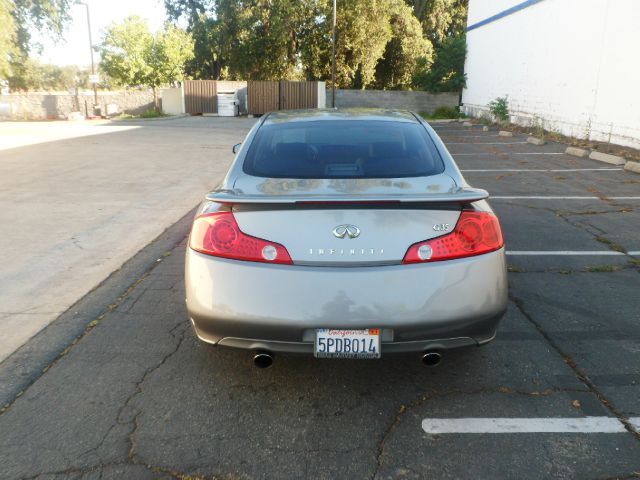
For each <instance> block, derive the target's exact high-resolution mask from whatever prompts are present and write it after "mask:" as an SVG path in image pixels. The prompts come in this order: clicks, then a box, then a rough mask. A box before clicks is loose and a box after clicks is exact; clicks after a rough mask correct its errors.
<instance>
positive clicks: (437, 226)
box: [433, 223, 451, 232]
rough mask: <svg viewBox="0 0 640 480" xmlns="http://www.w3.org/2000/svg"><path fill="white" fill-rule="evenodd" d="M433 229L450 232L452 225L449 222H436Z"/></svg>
mask: <svg viewBox="0 0 640 480" xmlns="http://www.w3.org/2000/svg"><path fill="white" fill-rule="evenodd" d="M433 229H434V230H435V231H436V232H448V231H449V230H451V225H450V224H448V223H436V224H435V225H434V226H433Z"/></svg>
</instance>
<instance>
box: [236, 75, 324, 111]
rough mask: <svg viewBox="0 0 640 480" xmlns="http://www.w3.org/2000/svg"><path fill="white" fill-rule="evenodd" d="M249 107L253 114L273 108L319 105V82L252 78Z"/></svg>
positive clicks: (248, 86)
mask: <svg viewBox="0 0 640 480" xmlns="http://www.w3.org/2000/svg"><path fill="white" fill-rule="evenodd" d="M247 103H248V105H247V108H248V112H249V114H251V115H262V114H263V113H267V112H271V111H273V110H293V109H298V108H317V107H318V82H304V81H303V82H290V81H287V80H280V81H268V80H266V81H263V80H250V81H249V82H248V84H247Z"/></svg>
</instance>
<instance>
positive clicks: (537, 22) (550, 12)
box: [462, 0, 640, 148]
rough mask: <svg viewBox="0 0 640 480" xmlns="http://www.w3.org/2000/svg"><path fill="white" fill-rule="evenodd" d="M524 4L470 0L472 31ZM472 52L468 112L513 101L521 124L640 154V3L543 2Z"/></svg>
mask: <svg viewBox="0 0 640 480" xmlns="http://www.w3.org/2000/svg"><path fill="white" fill-rule="evenodd" d="M522 3H523V1H522V0H491V1H489V0H470V2H469V18H468V23H467V25H468V26H472V25H474V24H476V23H478V22H480V21H482V20H485V19H487V18H489V17H491V16H493V15H495V14H497V13H499V12H502V11H504V10H506V9H508V8H510V7H513V6H515V5H519V4H522ZM467 47H468V53H467V60H466V63H465V72H466V74H467V88H466V89H464V91H463V94H462V103H463V105H464V109H465V111H466V112H467V113H469V114H472V115H480V114H481V113H482V112H483V111H486V110H487V104H488V103H489V102H490V101H492V100H494V99H495V98H497V97H503V96H505V95H506V96H508V99H509V111H510V113H511V114H512V118H511V120H512V121H513V122H515V123H518V124H521V125H529V124H533V123H536V122H538V123H542V124H543V125H544V127H545V128H546V129H548V130H555V131H559V132H561V133H563V134H565V135H571V136H574V137H579V138H588V139H591V140H597V141H611V142H612V143H616V144H619V145H626V146H631V147H635V148H640V0H542V1H540V2H538V3H534V4H532V5H530V6H528V7H527V8H524V9H522V10H520V11H517V12H515V13H512V14H510V15H507V16H505V17H503V18H500V19H498V20H495V21H493V22H491V23H487V24H486V25H482V26H480V27H478V28H475V29H472V30H470V31H468V32H467Z"/></svg>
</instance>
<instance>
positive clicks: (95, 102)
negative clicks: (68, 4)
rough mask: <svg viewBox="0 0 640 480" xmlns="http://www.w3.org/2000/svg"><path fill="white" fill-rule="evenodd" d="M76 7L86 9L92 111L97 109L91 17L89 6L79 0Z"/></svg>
mask: <svg viewBox="0 0 640 480" xmlns="http://www.w3.org/2000/svg"><path fill="white" fill-rule="evenodd" d="M76 4H77V5H84V6H85V7H87V30H89V52H90V53H91V83H93V110H94V114H95V110H96V108H97V107H98V86H97V83H98V82H96V80H97V78H96V64H95V62H94V61H93V40H92V38H91V16H90V15H89V4H88V3H86V2H82V1H80V0H77V1H76Z"/></svg>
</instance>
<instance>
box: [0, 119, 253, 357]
mask: <svg viewBox="0 0 640 480" xmlns="http://www.w3.org/2000/svg"><path fill="white" fill-rule="evenodd" d="M254 121H255V120H252V119H246V118H244V119H228V118H202V117H193V118H175V119H174V118H168V119H161V120H157V119H156V120H134V121H127V122H121V121H91V122H89V121H87V122H2V123H0V225H1V226H2V235H0V264H1V265H2V268H1V269H0V285H1V288H0V338H2V341H0V361H2V360H3V359H4V358H6V357H7V356H9V355H10V354H11V353H13V352H14V351H15V350H16V349H17V348H19V347H20V346H21V345H23V344H24V343H25V342H26V341H27V340H29V338H31V337H32V336H33V335H35V334H36V333H37V332H39V331H40V330H41V329H42V328H44V327H45V326H46V325H48V324H49V323H50V322H51V321H52V320H54V319H55V318H57V317H58V316H59V315H61V314H62V313H63V312H65V311H67V310H68V309H69V307H70V306H71V305H72V304H73V303H74V302H75V301H77V300H78V299H79V298H81V297H83V296H84V295H85V294H87V293H88V292H89V291H91V290H92V289H93V288H94V287H96V286H97V285H98V284H99V283H100V282H101V281H102V280H103V279H104V278H105V277H106V276H108V275H109V274H110V273H111V272H113V271H114V270H116V269H118V268H119V267H120V266H121V265H122V264H123V263H124V262H125V261H126V260H127V259H129V258H130V257H131V256H132V255H134V254H135V253H136V252H138V251H139V250H140V249H141V248H143V247H144V246H145V245H147V244H148V243H149V242H151V241H152V240H153V239H154V238H156V237H157V236H158V235H159V234H160V233H162V232H163V231H164V230H165V229H166V228H167V227H169V226H170V225H172V224H174V223H175V222H176V221H177V220H178V219H180V218H181V217H182V216H183V215H184V214H185V212H186V211H188V210H190V209H191V208H193V206H194V205H195V204H196V203H197V202H198V201H199V200H200V199H201V198H202V196H203V195H204V194H206V192H207V191H209V190H210V189H211V188H212V187H214V186H215V183H216V182H217V181H219V179H220V178H221V176H222V175H224V173H225V170H226V167H227V165H228V164H229V162H230V161H231V159H232V158H233V155H232V153H231V149H230V147H229V145H232V144H234V143H236V142H239V141H240V140H241V139H242V137H243V136H244V135H245V134H246V132H247V131H248V129H249V128H250V127H251V125H253V122H254Z"/></svg>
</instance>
